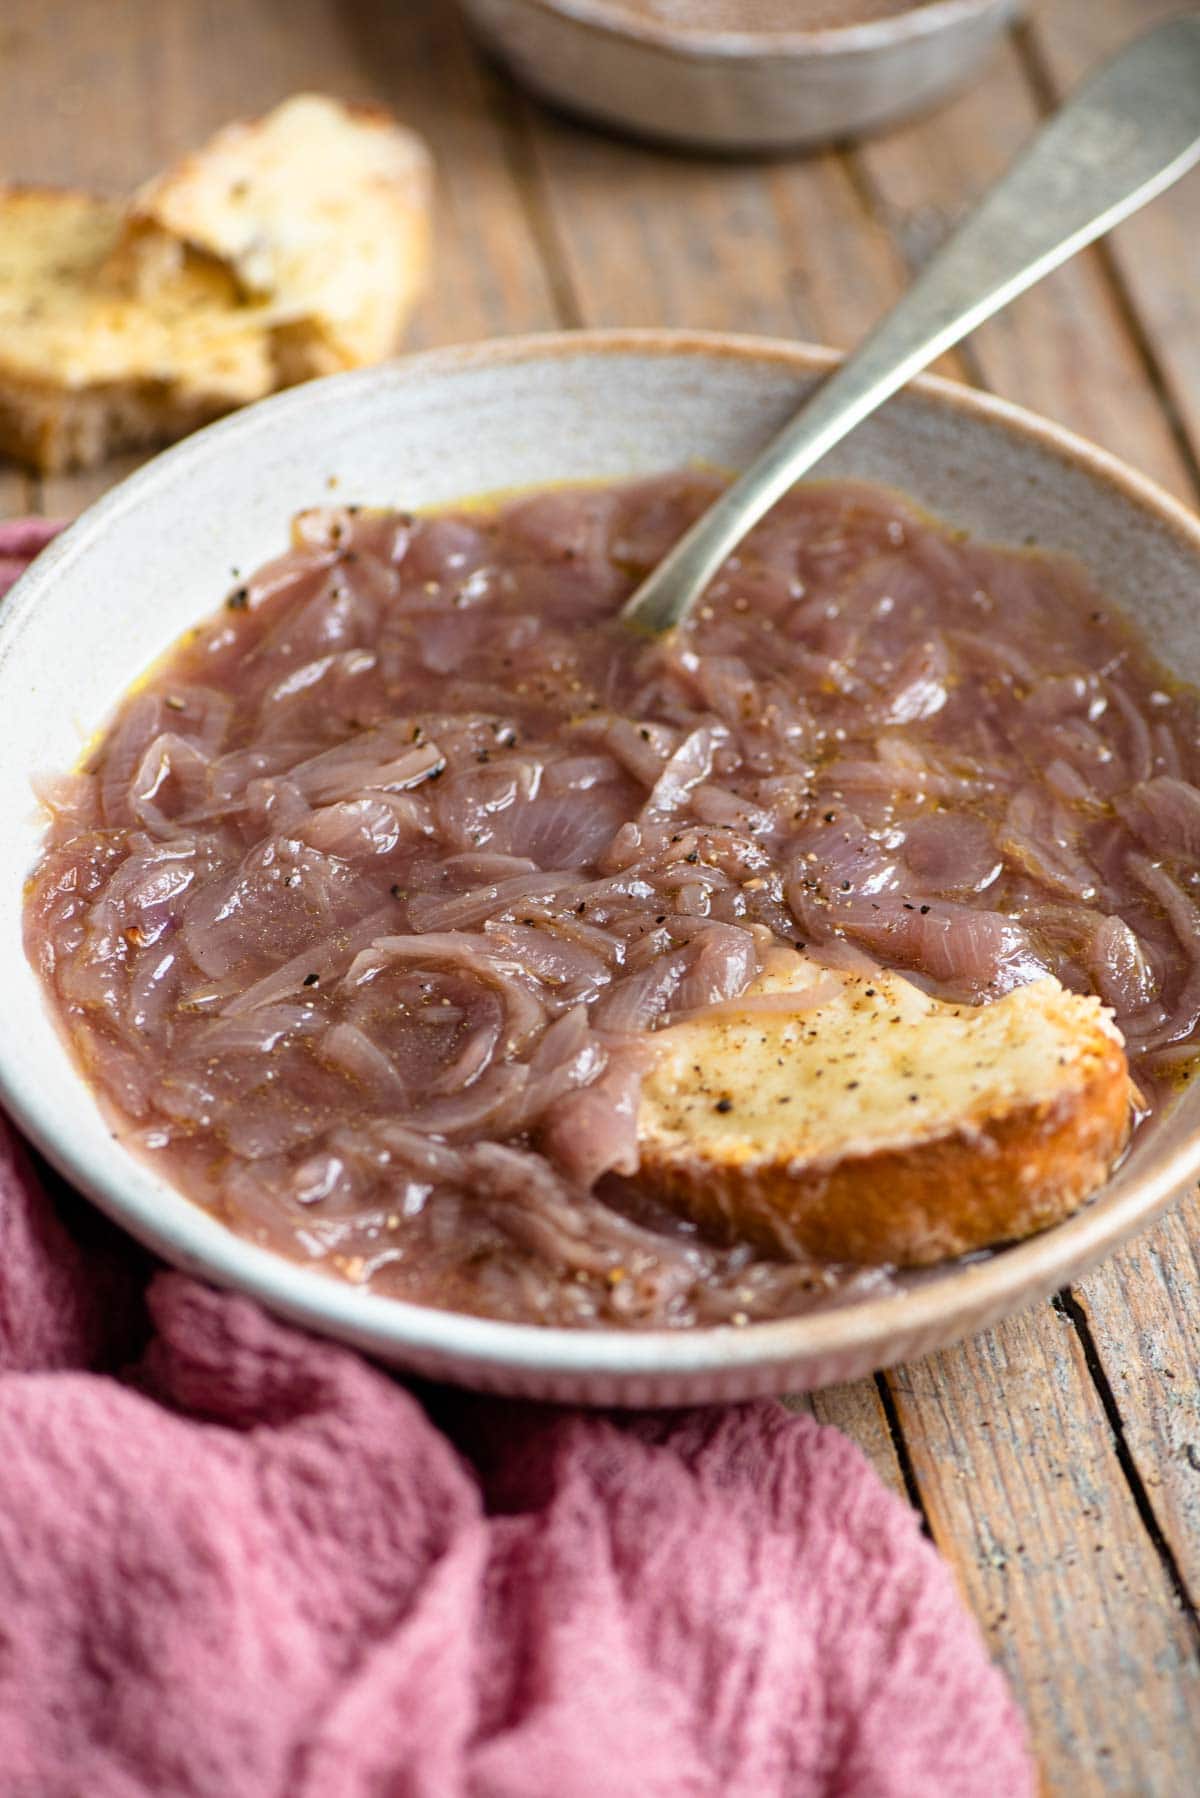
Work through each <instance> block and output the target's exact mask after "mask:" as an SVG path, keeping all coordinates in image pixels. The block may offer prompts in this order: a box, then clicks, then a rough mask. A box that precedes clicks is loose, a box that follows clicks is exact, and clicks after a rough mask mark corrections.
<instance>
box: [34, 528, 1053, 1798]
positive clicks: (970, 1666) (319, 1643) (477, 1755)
mask: <svg viewBox="0 0 1200 1798" xmlns="http://www.w3.org/2000/svg"><path fill="white" fill-rule="evenodd" d="M22 533H24V534H22ZM48 534H51V533H49V532H48V531H47V530H46V529H45V527H40V534H39V531H34V530H33V529H31V528H30V527H29V526H25V525H22V524H17V525H15V526H14V525H10V526H0V587H2V585H3V582H4V571H5V570H11V569H12V568H13V566H14V564H17V563H22V562H23V561H24V560H25V559H27V558H28V556H30V555H32V554H34V553H36V550H37V548H38V547H40V544H41V542H43V541H45V540H46V537H47V535H48ZM10 578H15V574H11V573H10ZM1035 1790H1036V1776H1035V1773H1034V1770H1033V1767H1032V1763H1031V1761H1030V1758H1029V1755H1028V1752H1027V1749H1026V1745H1025V1735H1024V1729H1023V1725H1022V1722H1021V1719H1020V1716H1019V1713H1018V1712H1017V1710H1016V1707H1015V1705H1014V1704H1013V1701H1012V1699H1011V1697H1010V1695H1009V1693H1008V1691H1007V1689H1006V1687H1005V1685H1004V1682H1003V1680H1002V1678H1001V1676H1000V1675H999V1673H998V1672H997V1671H996V1670H995V1669H994V1668H993V1667H992V1666H991V1665H990V1663H989V1661H988V1658H987V1654H986V1652H985V1649H984V1646H983V1643H982V1641H981V1639H980V1636H979V1633H978V1631H977V1629H976V1627H975V1624H974V1623H973V1621H972V1620H971V1618H970V1617H969V1616H968V1614H967V1613H966V1612H965V1610H964V1609H963V1607H962V1605H961V1603H960V1601H959V1598H958V1596H957V1593H956V1591H955V1588H954V1584H953V1580H952V1578H951V1575H950V1573H949V1571H948V1570H947V1568H946V1567H945V1566H944V1564H943V1563H942V1562H941V1560H940V1559H939V1557H938V1556H937V1554H936V1553H935V1551H934V1550H933V1548H932V1547H931V1546H930V1545H929V1543H927V1542H926V1541H925V1540H924V1539H923V1538H922V1536H921V1533H920V1530H919V1527H918V1523H917V1519H916V1517H915V1515H914V1514H913V1513H912V1512H911V1511H910V1510H909V1509H908V1507H906V1506H905V1505H903V1504H902V1503H901V1502H900V1501H899V1500H897V1499H896V1498H894V1497H893V1496H892V1495H891V1494H890V1493H888V1492H887V1491H886V1490H885V1488H884V1487H883V1485H882V1484H881V1483H880V1481H879V1480H878V1478H877V1477H876V1475H875V1474H874V1473H873V1471H872V1470H871V1468H870V1467H869V1466H868V1464H867V1463H866V1461H865V1460H864V1459H863V1457H862V1456H861V1455H860V1453H859V1452H858V1450H857V1449H855V1448H854V1447H853V1445H852V1444H851V1443H850V1442H848V1441H847V1440H846V1439H845V1438H843V1437H842V1436H841V1435H839V1434H838V1432H837V1431H835V1430H831V1429H828V1428H823V1427H821V1426H819V1425H817V1424H816V1423H814V1422H813V1421H812V1420H811V1419H810V1418H807V1417H801V1416H794V1415H791V1414H789V1413H788V1412H786V1411H785V1410H784V1409H783V1408H782V1407H781V1406H778V1405H774V1404H771V1403H765V1402H764V1403H761V1404H756V1405H746V1406H737V1407H731V1408H728V1409H725V1410H711V1411H694V1412H672V1413H664V1414H660V1415H643V1416H628V1417H617V1416H613V1415H605V1414H598V1413H587V1412H570V1411H564V1410H554V1409H550V1408H543V1407H537V1406H532V1405H519V1404H515V1403H506V1402H499V1401H495V1400H483V1399H472V1398H468V1397H465V1396H463V1395H460V1394H451V1393H432V1394H431V1393H428V1392H425V1393H423V1394H421V1395H420V1396H418V1395H417V1394H414V1393H413V1392H411V1391H409V1390H408V1389H407V1388H406V1387H404V1386H403V1385H401V1384H400V1383H399V1382H398V1381H397V1380H395V1379H394V1378H392V1377H391V1376H389V1375H388V1374H386V1373H384V1372H382V1371H381V1370H379V1369H377V1368H375V1367H374V1366H372V1365H371V1364H370V1363H369V1362H367V1361H365V1360H364V1359H363V1358H362V1357H360V1356H358V1355H356V1354H353V1353H351V1352H350V1351H349V1350H346V1349H342V1348H338V1347H335V1346H333V1345H331V1344H327V1343H323V1342H321V1341H318V1340H315V1339H313V1338H310V1337H308V1336H306V1335H304V1334H303V1333H302V1332H300V1331H298V1330H294V1329H291V1328H288V1327H286V1326H284V1325H283V1324H280V1323H277V1322H275V1321H274V1320H272V1319H271V1318H269V1317H267V1316H266V1315H265V1314H264V1313H263V1312H262V1311H261V1310H259V1309H258V1307H257V1306H255V1305H254V1304H252V1303H250V1302H249V1301H248V1300H245V1299H241V1298H237V1297H231V1296H228V1295H224V1294H220V1293H217V1292H214V1291H212V1290H210V1289H208V1288H207V1287H205V1286H203V1285H201V1284H199V1283H198V1282H196V1281H194V1280H190V1279H186V1278H184V1277H183V1276H181V1275H178V1274H173V1273H165V1272H162V1271H159V1270H156V1269H155V1268H154V1267H152V1266H151V1265H150V1264H149V1261H148V1258H147V1257H146V1256H144V1255H143V1254H142V1252H141V1251H140V1250H138V1249H136V1248H135V1247H133V1246H132V1245H131V1244H128V1243H127V1242H126V1241H125V1240H124V1238H122V1237H121V1236H120V1235H119V1233H118V1232H116V1231H115V1230H113V1229H111V1228H110V1227H109V1226H108V1225H107V1224H106V1223H105V1222H104V1221H103V1220H102V1219H100V1218H99V1217H98V1216H97V1215H96V1214H94V1213H92V1212H91V1211H90V1210H89V1209H88V1208H87V1207H86V1206H84V1205H83V1204H82V1203H81V1202H80V1201H79V1200H78V1199H76V1198H75V1196H74V1195H73V1194H71V1193H69V1192H68V1191H66V1190H65V1189H59V1188H58V1187H57V1186H54V1187H53V1189H51V1188H50V1186H49V1185H48V1183H47V1180H46V1177H45V1176H44V1175H43V1174H41V1173H40V1172H39V1171H38V1169H37V1168H36V1167H35V1165H34V1163H33V1162H32V1160H31V1158H30V1157H29V1156H28V1155H27V1153H26V1152H25V1150H24V1149H23V1147H22V1146H21V1145H20V1143H19V1142H18V1141H17V1139H16V1138H15V1137H14V1136H13V1134H12V1132H11V1130H10V1129H9V1127H8V1126H7V1125H6V1124H4V1122H3V1120H2V1119H0V1791H2V1792H3V1793H4V1795H5V1798H77V1795H78V1794H80V1793H83V1792H86V1793H88V1795H89V1798H149V1795H151V1794H153V1795H154V1798H174V1795H176V1794H178V1795H180V1798H318V1795H319V1798H384V1795H386V1798H392V1795H396V1798H399V1795H401V1794H403V1795H405V1798H617V1795H618V1794H620V1795H621V1798H810V1795H811V1798H818V1795H822V1798H823V1795H830V1798H833V1795H836V1798H957V1795H959V1794H961V1795H962V1798H979V1795H980V1794H987V1798H1010V1795H1011V1798H1028V1795H1031V1794H1032V1793H1033V1792H1034V1791H1035Z"/></svg>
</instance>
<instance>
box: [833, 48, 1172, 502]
mask: <svg viewBox="0 0 1200 1798" xmlns="http://www.w3.org/2000/svg"><path fill="white" fill-rule="evenodd" d="M1039 116H1040V114H1039V109H1038V106H1037V102H1036V100H1035V97H1034V95H1033V94H1032V93H1031V91H1030V88H1029V85H1028V82H1027V79H1026V74H1025V70H1024V68H1023V66H1022V63H1021V60H1020V58H1019V56H1018V54H1017V52H1016V50H1015V48H1014V47H1013V46H1012V45H1011V44H1009V45H1006V46H1005V47H1004V48H1003V49H1002V50H1001V51H1000V53H999V55H998V56H997V57H996V58H994V59H993V61H992V63H991V64H990V65H989V75H988V78H987V79H986V80H985V81H983V82H981V83H980V84H978V85H977V86H976V87H974V88H972V89H970V90H969V91H968V92H967V93H965V94H964V95H963V96H962V97H961V98H959V99H958V100H956V101H955V102H954V103H953V104H952V105H950V106H949V107H946V108H945V109H943V110H942V111H940V112H939V113H937V114H936V115H935V116H934V117H932V118H927V119H922V120H919V121H918V122H917V123H916V124H914V125H910V126H908V127H906V128H905V129H904V130H902V131H898V132H895V133H893V134H892V135H890V136H889V137H887V138H883V139H880V140H878V141H877V142H873V143H871V144H868V145H864V146H863V148H862V149H861V150H860V151H859V152H858V153H857V154H858V159H859V162H860V164H861V167H862V170H863V174H864V178H865V181H866V184H867V186H868V189H869V191H870V192H871V193H872V194H873V195H874V197H875V203H876V205H877V207H878V209H879V213H880V216H881V218H882V219H883V220H885V221H886V222H887V223H888V224H889V225H890V227H891V228H892V229H893V230H894V232H895V233H896V235H897V237H898V240H899V242H900V243H901V244H902V246H903V247H904V249H905V252H906V255H907V257H908V259H909V262H910V264H911V265H912V266H913V267H914V268H915V267H919V266H920V265H921V263H923V262H924V261H925V260H926V259H927V258H928V256H929V254H930V253H931V251H932V250H933V249H934V248H935V247H936V246H937V244H938V243H940V242H941V240H942V238H943V237H944V236H945V235H946V233H947V232H948V230H949V228H950V227H951V225H952V224H953V223H954V221H955V220H956V219H957V218H958V217H959V216H961V214H962V212H963V211H964V210H965V209H966V208H967V207H969V205H970V204H971V203H972V201H973V200H974V199H976V198H977V197H978V196H979V195H980V194H981V193H982V192H983V191H984V190H985V189H986V188H987V187H988V186H989V185H990V184H991V182H992V181H994V180H995V178H996V177H997V176H998V175H999V174H1001V173H1002V171H1003V170H1004V169H1005V168H1006V167H1007V166H1008V164H1009V163H1010V162H1011V161H1012V160H1013V158H1014V157H1015V156H1016V154H1017V152H1018V151H1019V150H1020V148H1021V147H1022V145H1024V144H1025V143H1026V142H1027V141H1028V139H1029V138H1030V136H1031V135H1032V133H1033V132H1034V131H1035V130H1036V128H1037V124H1038V121H1039ZM1192 317H1193V322H1194V318H1195V313H1194V309H1193V313H1192ZM968 353H969V355H970V357H971V360H972V362H973V365H974V367H975V370H976V372H977V374H978V377H979V379H980V380H981V381H982V382H983V384H984V385H985V386H988V387H991V388H992V389H993V390H994V391H995V392H997V393H1001V394H1003V395H1004V397H1005V398H1006V399H1011V400H1016V401H1018V402H1019V403H1020V404H1023V405H1027V406H1030V407H1032V408H1033V409H1034V410H1035V411H1038V412H1042V413H1045V414H1046V415H1047V416H1049V417H1050V418H1054V419H1057V420H1058V421H1059V422H1060V423H1062V424H1065V425H1068V426H1069V427H1070V428H1071V429H1072V430H1075V431H1079V432H1081V433H1082V434H1083V435H1084V436H1085V437H1090V438H1092V439H1093V440H1094V441H1095V442H1097V443H1100V444H1102V445H1103V446H1104V447H1105V448H1107V449H1111V450H1113V451H1114V452H1115V453H1116V454H1118V455H1120V456H1123V457H1125V459H1126V460H1128V461H1129V462H1131V463H1132V464H1133V465H1134V467H1135V468H1139V469H1141V470H1142V472H1143V473H1145V474H1148V475H1150V476H1152V477H1153V478H1154V479H1155V480H1158V481H1161V482H1162V484H1163V485H1164V486H1165V487H1167V488H1168V489H1169V490H1170V491H1171V492H1173V493H1176V494H1178V495H1181V496H1187V495H1189V494H1190V493H1191V491H1192V482H1191V467H1190V464H1189V463H1188V461H1187V459H1186V458H1185V457H1184V456H1183V455H1181V453H1180V448H1179V444H1178V442H1177V440H1176V437H1175V434H1174V432H1173V431H1172V428H1171V425H1170V423H1169V421H1168V420H1167V418H1166V417H1165V416H1164V414H1163V410H1162V406H1161V403H1160V400H1159V396H1158V394H1157V393H1156V391H1155V389H1154V386H1153V384H1152V383H1151V382H1150V381H1149V380H1148V379H1147V378H1146V370H1145V366H1144V361H1143V358H1142V355H1141V352H1140V350H1139V348H1138V346H1137V344H1136V342H1135V341H1134V340H1133V338H1132V337H1131V336H1130V333H1129V330H1128V326H1127V321H1126V317H1125V313H1124V310H1123V308H1122V306H1121V303H1120V300H1119V298H1118V296H1117V295H1116V294H1115V292H1114V290H1113V288H1112V285H1111V283H1110V282H1109V280H1108V279H1107V276H1106V273H1105V269H1104V266H1103V263H1102V261H1101V259H1100V257H1099V255H1098V254H1097V253H1096V252H1089V253H1087V254H1085V255H1082V256H1077V257H1075V258H1074V260H1073V261H1071V262H1070V263H1068V264H1067V265H1066V266H1065V267H1064V268H1062V269H1060V270H1059V271H1058V272H1057V273H1056V274H1054V275H1052V276H1050V277H1049V278H1048V279H1047V280H1045V281H1043V282H1041V283H1040V284H1039V285H1038V286H1037V287H1035V288H1033V289H1032V290H1031V291H1030V292H1029V293H1027V294H1025V295H1024V296H1023V297H1022V298H1021V299H1019V300H1017V301H1015V302H1014V303H1013V304H1012V305H1011V306H1009V307H1008V308H1007V309H1006V310H1005V311H1004V312H1002V313H1001V314H1000V315H999V317H998V318H996V319H994V320H992V322H991V323H989V324H987V325H984V326H982V327H981V329H980V330H978V331H976V332H975V333H974V335H973V336H972V338H971V340H970V343H969V346H968Z"/></svg>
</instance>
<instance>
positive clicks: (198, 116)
mask: <svg viewBox="0 0 1200 1798" xmlns="http://www.w3.org/2000/svg"><path fill="white" fill-rule="evenodd" d="M215 46H219V53H214V47H215ZM0 69H2V70H3V73H4V76H5V105H4V107H3V109H0V172H3V174H4V175H5V176H6V177H11V178H16V179H22V180H40V181H50V182H56V183H63V184H65V185H68V186H89V187H96V188H98V189H101V190H103V191H107V192H112V193H121V192H125V191H127V190H128V189H129V188H131V187H132V186H133V185H135V184H136V183H137V182H138V181H140V180H141V179H143V177H145V176H146V175H148V174H149V173H151V171H152V170H153V169H155V168H156V167H158V166H159V165H161V164H162V163H163V162H164V161H166V160H167V159H168V158H170V157H171V156H175V155H178V154H179V153H180V152H182V151H184V150H186V149H188V148H190V147H191V146H192V145H194V144H196V143H199V142H201V141H202V140H203V139H204V138H205V137H206V136H207V135H208V133H210V132H211V131H213V130H215V129H216V128H217V127H218V126H219V125H221V124H223V123H225V122H226V121H227V120H229V119H231V118H236V117H240V116H245V115H247V114H254V113H256V112H260V111H262V110H263V109H265V108H266V107H269V106H272V105H274V104H275V103H276V102H277V101H278V100H280V99H282V98H283V97H284V96H285V95H287V94H289V93H294V92H297V91H300V90H303V89H312V88H319V89H323V90H325V91H328V92H331V93H335V94H339V95H342V96H344V97H346V98H349V99H355V100H377V101H380V102H382V103H383V104H386V105H388V106H391V107H392V108H393V109H394V110H395V111H396V113H397V114H398V115H399V116H400V117H401V118H402V119H405V120H406V121H408V122H410V123H412V124H414V125H415V126H416V127H417V128H418V129H419V130H421V131H422V132H423V133H424V134H425V135H426V137H427V138H428V139H429V141H430V143H431V145H432V147H433V150H434V155H435V158H436V160H437V164H438V171H439V191H438V202H437V212H436V224H437V243H436V275H435V280H434V283H433V284H432V287H431V291H430V296H429V298H428V300H427V301H426V303H425V304H424V306H423V307H422V308H421V311H420V313H419V315H418V317H417V318H416V319H415V320H414V323H413V327H412V330H411V333H410V342H411V343H412V345H413V346H414V347H423V346H426V345H430V344H435V343H449V342H457V341H460V340H464V339H469V338H479V337H487V336H492V335H495V334H498V333H503V332H512V331H526V330H540V329H547V328H550V327H552V326H554V325H555V324H556V323H557V322H558V312H557V309H556V306H555V302H554V298H553V295H552V292H551V289H550V285H549V281H548V279H547V275H546V272H545V269H544V266H543V263H542V259H541V256H540V253H539V250H538V245H537V242H536V239H535V236H534V233H533V231H532V229H531V226H530V222H529V219H528V215H527V213H526V210H525V207H524V205H523V204H522V201H521V197H520V193H519V189H518V184H517V181H516V179H515V177H514V174H513V170H512V166H511V158H510V154H509V149H508V146H507V143H506V134H505V130H504V129H503V128H502V126H501V124H500V123H499V122H498V120H497V117H496V107H495V105H494V103H493V99H492V89H493V83H494V78H493V77H491V76H490V75H489V74H488V73H487V72H486V71H485V70H484V69H483V68H482V66H481V65H480V62H479V60H478V58H477V57H476V56H475V54H474V52H473V50H472V49H471V48H470V46H469V45H468V43H467V41H466V38H465V36H464V33H463V29H462V26H461V24H460V23H459V19H458V14H457V11H456V10H455V9H454V8H453V7H450V6H446V5H443V4H440V0H413V3H412V4H406V5H400V6H398V5H394V4H392V3H391V0H363V4H361V5H357V6H355V7H352V8H351V7H344V6H341V5H339V4H338V0H294V3H293V4H292V5H290V6H289V7H288V8H287V9H286V16H285V14H284V13H283V12H281V11H280V10H279V9H278V8H275V7H268V6H246V7H238V8H232V7H230V8H222V9H218V11H217V12H216V13H215V14H214V12H213V10H212V9H211V8H209V7H206V6H204V5H201V4H199V3H197V4H188V5H185V4H174V5H170V6H163V5H159V4H158V0H125V3H124V4H122V5H121V6H118V7H108V6H103V5H100V4H98V3H97V0H89V3H85V4H82V5H79V6H77V7H72V8H71V9H70V29H69V30H64V29H63V28H62V8H61V7H58V6H43V5H42V4H41V0H7V5H6V7H5V10H4V25H3V37H0ZM144 459H145V458H133V459H131V460H129V461H127V462H126V463H125V465H124V466H125V467H129V466H134V465H136V462H137V461H138V460H144ZM115 473H116V471H115V470H114V469H112V468H109V469H105V470H103V471H99V472H97V473H95V474H89V475H87V476H83V477H80V478H79V479H64V480H58V481H55V482H52V483H50V485H49V487H48V490H47V493H46V496H45V504H46V507H47V509H48V510H51V511H54V512H62V513H73V512H76V511H78V510H79V509H80V508H81V507H82V506H83V505H86V504H87V503H88V502H89V501H90V500H91V499H92V498H94V497H95V496H96V494H97V493H99V492H101V491H103V490H104V489H105V488H106V487H107V486H109V485H111V484H112V480H113V479H114V478H115ZM8 503H9V502H8V496H7V494H6V493H5V492H4V490H3V489H0V506H7V505H8ZM13 503H14V504H16V503H18V502H17V501H16V500H14V502H13ZM21 503H23V502H21Z"/></svg>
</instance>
